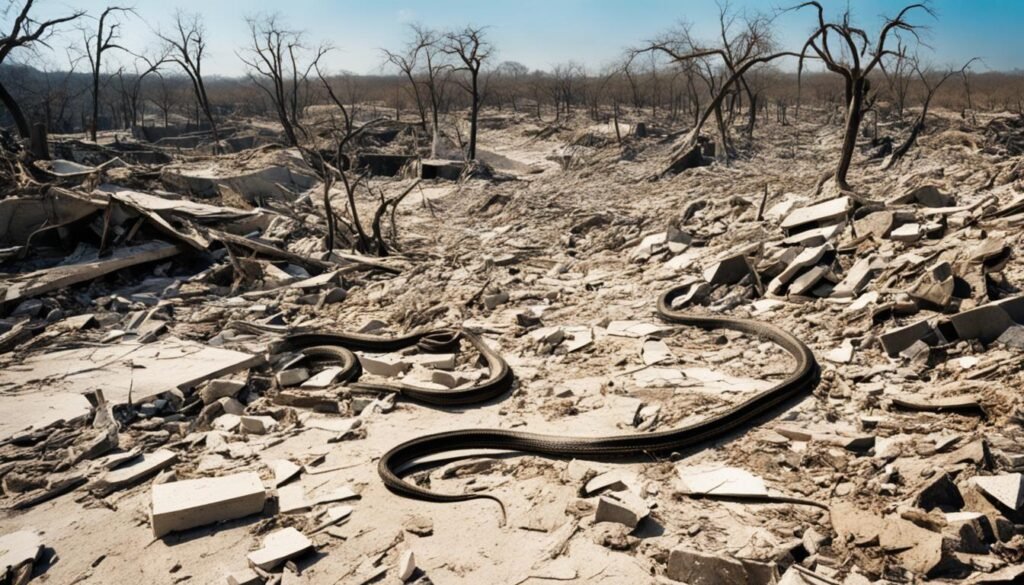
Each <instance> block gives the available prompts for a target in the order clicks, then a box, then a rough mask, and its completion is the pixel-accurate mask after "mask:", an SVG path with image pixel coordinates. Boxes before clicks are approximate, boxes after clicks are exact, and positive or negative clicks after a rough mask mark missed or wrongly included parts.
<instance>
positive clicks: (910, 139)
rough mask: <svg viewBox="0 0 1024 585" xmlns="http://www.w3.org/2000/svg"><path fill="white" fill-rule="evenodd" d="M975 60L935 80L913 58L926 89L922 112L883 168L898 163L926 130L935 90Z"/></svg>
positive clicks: (913, 63) (962, 73)
mask: <svg viewBox="0 0 1024 585" xmlns="http://www.w3.org/2000/svg"><path fill="white" fill-rule="evenodd" d="M974 61H975V59H971V60H970V61H968V62H967V63H965V64H964V66H963V67H961V68H960V69H950V70H949V71H947V72H945V73H944V74H943V75H942V76H941V77H939V78H938V80H935V81H933V79H934V74H933V73H932V72H931V71H929V70H927V69H923V70H922V69H921V64H920V60H919V59H918V58H917V57H914V58H913V59H911V64H912V67H913V69H914V73H915V74H917V77H918V79H920V80H921V85H922V86H924V90H925V93H924V99H923V100H922V102H921V113H920V114H919V115H918V116H917V121H916V122H914V125H913V126H912V127H911V128H910V134H908V135H907V139H906V140H904V141H903V143H902V144H900V145H899V146H898V147H896V149H894V150H893V151H892V155H890V157H889V159H888V160H887V161H886V162H885V165H884V167H883V168H885V169H889V168H892V167H893V165H895V164H896V163H898V162H899V161H900V159H901V158H903V157H904V156H905V155H906V154H907V152H908V151H910V149H911V147H913V146H914V143H915V142H916V141H917V137H918V135H919V134H921V132H922V131H924V124H925V118H927V116H928V106H930V105H931V103H932V97H934V96H935V92H937V91H938V90H939V88H940V87H942V84H943V83H946V81H947V80H948V79H949V78H950V77H953V76H954V75H956V74H958V73H959V74H961V75H964V72H965V71H967V69H968V68H969V67H970V66H971V63H973V62H974Z"/></svg>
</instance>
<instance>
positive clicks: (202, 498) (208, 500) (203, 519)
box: [151, 472, 267, 538]
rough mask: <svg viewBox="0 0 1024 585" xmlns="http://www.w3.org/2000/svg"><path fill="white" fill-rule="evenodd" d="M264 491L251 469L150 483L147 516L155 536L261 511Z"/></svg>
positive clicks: (264, 497) (158, 536)
mask: <svg viewBox="0 0 1024 585" xmlns="http://www.w3.org/2000/svg"><path fill="white" fill-rule="evenodd" d="M266 496H267V494H266V492H265V491H264V489H263V482H261V481H260V476H259V474H257V473H254V472H246V473H237V474H234V475H226V476H223V477H211V478H203V479H189V480H184V481H178V482H173V483H161V484H156V485H154V486H153V507H152V512H151V520H152V524H153V535H154V536H156V537H157V538H160V537H161V536H163V535H165V534H167V533H169V532H174V531H176V530H188V529H189V528H195V527H197V526H205V525H207V524H213V523H214V522H220V521H223V520H234V519H236V518H243V517H245V516H248V515H250V514H259V513H260V512H262V511H263V504H264V502H265V500H266Z"/></svg>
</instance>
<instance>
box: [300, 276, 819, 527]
mask: <svg viewBox="0 0 1024 585" xmlns="http://www.w3.org/2000/svg"><path fill="white" fill-rule="evenodd" d="M688 290H689V285H682V286H677V287H673V288H670V289H669V290H667V291H665V292H664V293H662V294H661V295H660V296H659V298H658V302H657V314H658V316H659V317H660V318H661V319H662V320H663V321H665V322H667V323H671V324H674V325H681V326H689V327H696V328H700V329H704V330H708V331H714V330H722V329H724V330H732V331H738V332H741V333H744V334H747V335H753V336H757V337H760V338H765V339H767V340H769V341H771V342H773V343H775V344H776V345H778V346H780V347H781V348H782V349H783V350H785V351H786V352H787V353H789V354H790V355H791V356H792V357H793V359H794V360H795V366H794V367H793V369H792V370H791V371H790V372H789V374H788V375H787V376H786V377H785V378H783V379H782V380H781V381H779V382H777V383H776V384H774V385H772V386H771V387H770V388H767V389H766V390H763V391H761V392H758V393H756V394H754V395H752V396H750V397H749V398H747V399H746V400H744V401H742V402H739V403H737V404H735V405H733V406H731V407H730V408H728V409H726V410H724V411H722V412H719V413H717V414H714V415H711V416H709V417H706V418H704V419H703V420H701V421H699V422H696V423H692V424H688V425H685V426H681V427H677V428H672V429H666V430H661V431H653V432H645V433H632V434H620V435H611V436H599V437H583V436H562V435H551V434H540V433H532V432H527V431H519V430H507V429H463V430H451V431H442V432H437V433H432V434H428V435H423V436H420V437H416V438H413V439H410V440H408V441H405V442H403V443H401V444H399V445H396V446H395V447H393V448H391V449H390V450H388V451H387V452H386V453H384V455H383V456H382V457H381V458H380V461H379V462H378V465H377V472H378V475H379V476H380V478H381V480H382V482H383V483H384V486H385V487H386V488H387V489H388V490H390V491H391V492H392V493H395V494H397V495H399V496H403V497H407V498H413V499H417V500H424V501H429V502H464V501H468V500H475V499H489V500H493V501H495V502H497V503H498V505H499V506H501V510H502V517H503V518H504V516H505V505H504V503H503V502H502V501H501V500H500V499H498V498H497V497H496V496H494V495H492V494H488V493H486V492H473V493H461V494H452V493H439V492H435V491H432V490H429V489H426V488H423V487H420V486H418V485H415V484H413V483H411V482H410V481H408V480H406V479H405V478H404V477H402V475H401V473H402V472H401V471H400V470H403V469H408V468H410V467H412V466H413V465H414V464H415V462H416V461H417V460H420V459H422V458H424V457H428V456H435V455H438V454H441V453H448V452H453V451H463V450H467V449H471V450H477V449H498V450H504V451H515V452H519V453H523V454H532V455H540V456H548V457H558V458H576V459H583V460H596V461H607V460H616V459H628V458H635V457H654V458H659V457H671V456H672V455H674V454H677V453H679V452H681V451H685V450H692V449H697V448H699V447H701V446H707V445H708V444H709V443H711V442H713V441H715V440H716V439H720V438H722V437H723V436H726V435H728V434H730V433H733V432H735V431H737V430H739V429H741V428H742V427H744V426H745V425H749V424H750V423H751V422H752V421H754V420H755V419H759V418H761V417H763V416H765V415H767V414H769V413H771V412H773V411H774V410H775V409H776V408H778V407H779V406H781V405H783V404H786V403H788V402H789V401H790V400H792V399H794V398H796V397H798V396H802V395H805V394H808V393H810V392H811V391H812V390H813V389H814V387H815V386H816V385H817V382H818V376H819V371H818V364H817V362H816V360H815V358H814V354H813V352H811V350H810V348H808V347H807V345H806V344H804V343H803V342H802V341H801V340H800V339H799V338H797V337H796V336H795V335H793V334H792V333H790V332H789V331H786V330H785V329H783V328H782V327H779V326H778V325H775V324H772V323H767V322H764V321H758V320H754V319H745V318H738V317H730V316H714V315H704V314H695V313H689V312H683V311H679V310H676V309H674V308H673V301H675V300H676V299H677V298H679V297H681V296H682V295H684V294H685V293H686V292H687V291H688ZM461 335H462V336H463V337H465V338H466V339H467V340H469V341H470V343H472V344H473V345H474V346H475V347H476V348H477V350H478V351H479V352H480V354H481V355H482V356H483V357H484V359H485V360H486V361H487V362H488V365H489V366H490V371H491V374H490V375H489V376H488V378H487V379H486V380H484V381H482V382H479V383H477V384H475V385H473V386H472V387H470V388H466V389H462V390H460V391H454V390H452V391H439V390H431V391H424V390H420V389H417V388H414V387H413V388H407V387H404V386H400V387H396V386H398V385H394V384H390V385H389V384H383V385H380V384H378V385H369V386H368V387H367V389H369V390H377V391H388V392H398V393H400V394H402V395H403V396H405V397H407V398H410V399H413V400H418V401H423V402H427V403H429V404H435V405H464V404H472V403H478V402H483V401H486V400H490V399H493V398H495V397H497V396H500V395H501V394H503V393H505V392H507V391H508V390H510V389H511V385H512V379H513V376H512V372H511V369H510V368H509V367H508V365H507V364H506V363H505V361H504V359H503V358H502V357H501V356H500V354H498V353H496V352H494V351H493V350H492V349H490V347H488V346H487V345H486V344H485V343H484V342H483V340H482V339H480V338H479V337H477V336H476V335H474V334H472V333H469V332H467V331H462V332H461ZM458 336H459V333H458V332H457V331H455V330H442V331H439V332H438V331H435V332H427V333H419V334H411V335H408V336H405V337H399V338H393V339H390V340H382V339H381V338H371V337H369V336H360V335H357V334H317V333H313V334H299V335H296V336H292V338H290V339H286V340H285V345H286V346H290V347H292V348H295V347H301V346H303V345H305V346H306V347H307V348H309V349H312V350H314V351H320V352H323V351H333V350H331V349H324V348H325V346H333V345H346V346H347V347H348V348H349V349H357V350H358V349H363V348H370V350H371V351H388V349H384V348H392V349H391V350H396V349H401V348H403V347H407V346H409V345H411V344H419V345H420V346H421V347H424V346H425V347H427V348H428V349H430V348H433V349H436V348H437V347H440V346H451V344H453V343H454V342H455V341H457V338H458ZM353 361H356V360H353ZM356 363H358V362H357V361H356ZM357 384H358V383H357Z"/></svg>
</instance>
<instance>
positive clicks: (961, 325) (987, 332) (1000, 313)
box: [949, 295, 1024, 344]
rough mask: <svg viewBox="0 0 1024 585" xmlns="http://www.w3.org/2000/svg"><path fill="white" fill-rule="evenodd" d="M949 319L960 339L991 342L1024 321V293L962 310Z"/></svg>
mask: <svg viewBox="0 0 1024 585" xmlns="http://www.w3.org/2000/svg"><path fill="white" fill-rule="evenodd" d="M949 320H950V321H951V322H952V323H953V327H954V328H955V329H956V334H957V336H958V337H959V338H960V339H977V340H979V341H981V342H982V343H984V344H989V343H992V342H993V341H995V340H996V339H999V337H1000V336H1001V335H1002V334H1003V333H1004V332H1005V331H1006V330H1007V329H1009V328H1010V327H1013V326H1014V325H1019V324H1021V323H1022V322H1024V295H1018V296H1015V297H1010V298H1006V299H1002V300H1000V301H995V302H992V303H988V304H986V305H982V306H980V307H977V308H974V309H970V310H968V311H961V312H960V313H957V314H956V315H952V316H950V318H949Z"/></svg>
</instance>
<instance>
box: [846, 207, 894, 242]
mask: <svg viewBox="0 0 1024 585" xmlns="http://www.w3.org/2000/svg"><path fill="white" fill-rule="evenodd" d="M895 221H896V216H895V215H894V214H893V213H892V212H891V211H873V212H871V213H869V214H867V215H865V216H864V217H862V218H860V219H858V220H856V221H854V222H853V229H854V230H856V232H857V235H858V236H866V235H871V237H873V238H874V239H876V240H881V239H882V238H884V237H886V236H888V235H889V232H891V231H892V228H893V226H894V225H895Z"/></svg>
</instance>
